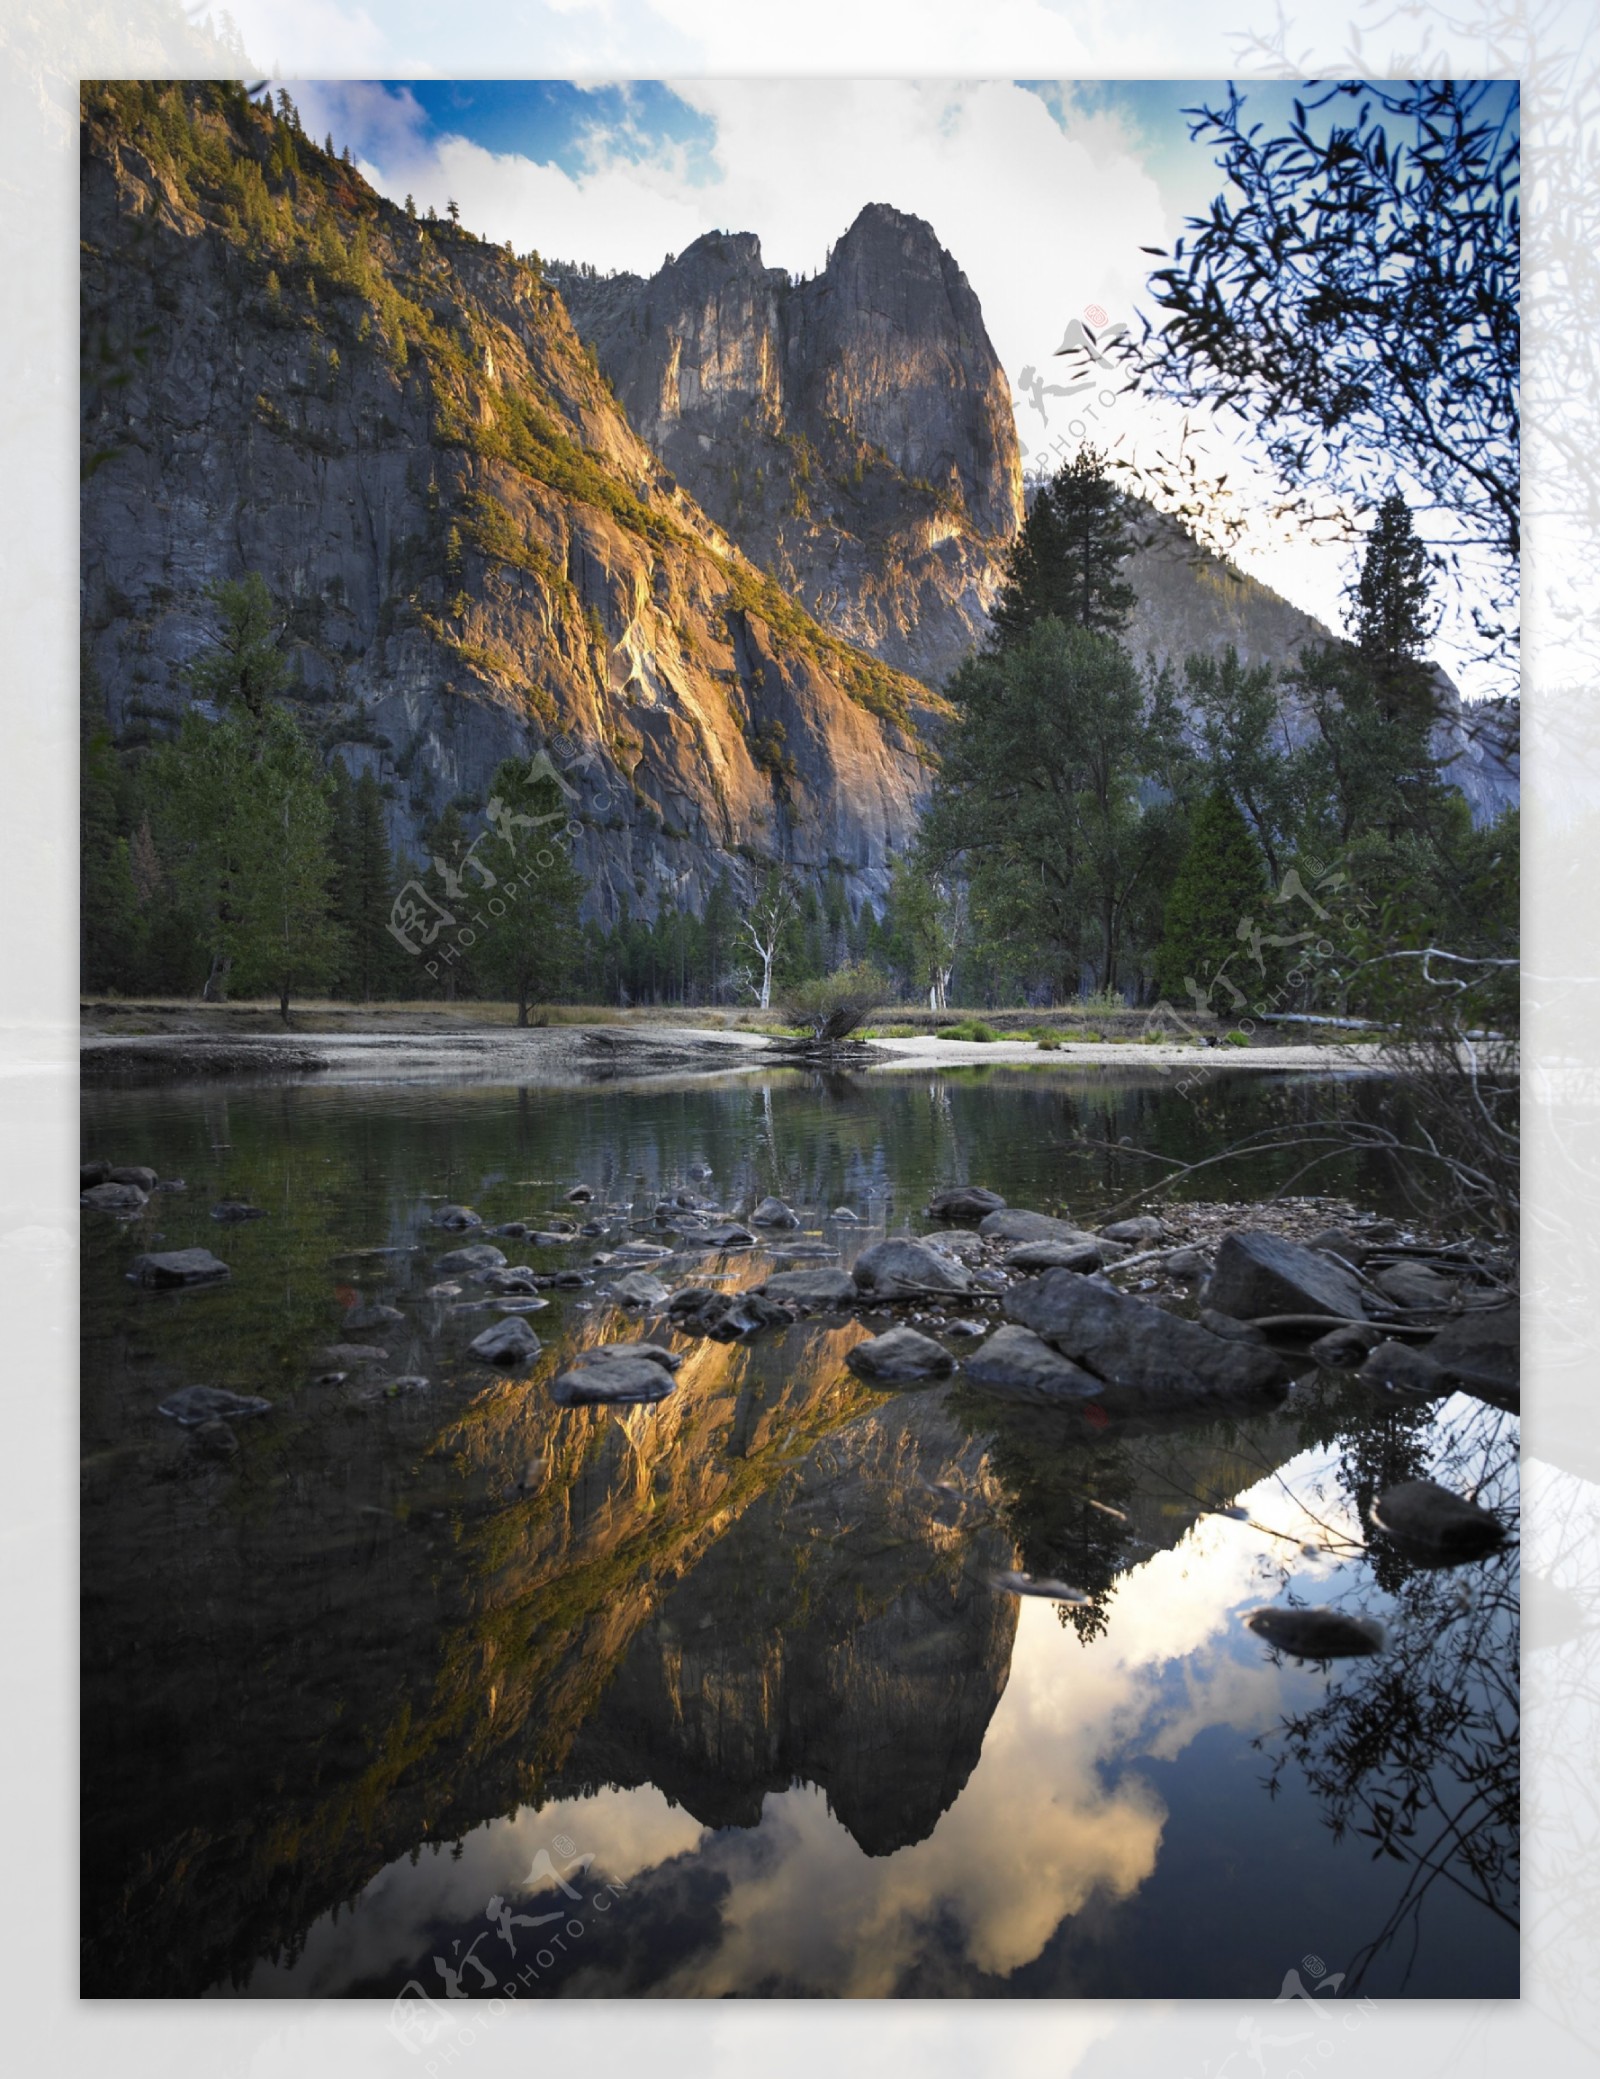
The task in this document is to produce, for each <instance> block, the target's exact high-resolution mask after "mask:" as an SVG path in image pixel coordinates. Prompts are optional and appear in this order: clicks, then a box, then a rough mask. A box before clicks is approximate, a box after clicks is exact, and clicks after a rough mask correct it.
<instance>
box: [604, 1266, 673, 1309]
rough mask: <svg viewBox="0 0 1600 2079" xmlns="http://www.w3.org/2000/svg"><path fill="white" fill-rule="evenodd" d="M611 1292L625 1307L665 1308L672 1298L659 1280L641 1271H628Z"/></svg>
mask: <svg viewBox="0 0 1600 2079" xmlns="http://www.w3.org/2000/svg"><path fill="white" fill-rule="evenodd" d="M612 1291H613V1293H614V1294H615V1296H616V1298H617V1299H619V1300H620V1301H621V1302H622V1304H623V1305H624V1306H625V1307H659V1306H665V1304H666V1302H667V1301H668V1300H669V1299H670V1298H671V1296H672V1295H671V1294H670V1293H669V1292H668V1290H667V1288H666V1286H665V1285H663V1284H662V1282H661V1280H660V1279H659V1278H652V1277H651V1275H650V1273H649V1272H648V1271H642V1270H636V1271H629V1272H628V1273H627V1275H626V1276H625V1277H621V1278H618V1280H617V1282H616V1284H615V1285H614V1286H613V1287H612Z"/></svg>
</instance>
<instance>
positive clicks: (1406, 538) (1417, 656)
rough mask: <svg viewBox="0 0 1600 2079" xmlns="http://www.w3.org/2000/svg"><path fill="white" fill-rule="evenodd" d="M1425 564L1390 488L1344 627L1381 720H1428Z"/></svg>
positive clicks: (1402, 505)
mask: <svg viewBox="0 0 1600 2079" xmlns="http://www.w3.org/2000/svg"><path fill="white" fill-rule="evenodd" d="M1432 590H1433V571H1432V567H1431V564H1430V560H1429V557H1428V552H1427V550H1426V549H1425V548H1424V547H1423V545H1422V543H1421V542H1420V541H1419V540H1418V539H1417V536H1416V532H1415V529H1414V528H1413V527H1412V524H1411V512H1410V508H1409V507H1408V506H1407V504H1406V502H1405V500H1404V499H1403V498H1402V497H1401V496H1400V494H1399V492H1398V491H1391V492H1390V494H1389V496H1388V497H1387V498H1385V499H1384V501H1383V503H1382V504H1381V505H1380V506H1379V507H1378V515H1377V519H1376V520H1375V521H1374V523H1373V527H1372V531H1371V532H1370V533H1369V534H1368V536H1367V540H1366V546H1365V549H1364V550H1363V552H1362V557H1361V569H1360V572H1359V574H1358V576H1357V578H1356V580H1355V583H1354V584H1353V585H1352V586H1351V588H1350V592H1349V595H1348V596H1349V598H1350V612H1349V615H1348V617H1347V620H1346V626H1347V627H1348V629H1349V631H1350V635H1351V637H1352V639H1353V641H1354V642H1355V645H1356V648H1357V649H1358V650H1359V651H1360V652H1361V656H1362V660H1363V662H1364V663H1365V665H1366V667H1367V670H1368V671H1369V672H1370V674H1371V676H1372V680H1373V684H1374V687H1375V688H1376V691H1377V695H1378V700H1379V703H1380V705H1381V707H1382V709H1383V712H1384V715H1385V717H1386V719H1388V720H1390V721H1407V722H1411V723H1413V724H1415V722H1416V721H1417V720H1418V719H1419V718H1421V717H1422V716H1427V717H1428V719H1430V720H1431V712H1430V709H1431V703H1430V697H1429V696H1430V684H1429V681H1430V673H1429V669H1428V660H1427V649H1428V643H1429V640H1430V638H1431V636H1432V634H1433V630H1434V626H1435V624H1436V616H1435V615H1434V614H1433V612H1432V611H1431V608H1430V598H1431V594H1432Z"/></svg>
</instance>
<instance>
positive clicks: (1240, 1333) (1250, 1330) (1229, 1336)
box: [1199, 1307, 1267, 1343]
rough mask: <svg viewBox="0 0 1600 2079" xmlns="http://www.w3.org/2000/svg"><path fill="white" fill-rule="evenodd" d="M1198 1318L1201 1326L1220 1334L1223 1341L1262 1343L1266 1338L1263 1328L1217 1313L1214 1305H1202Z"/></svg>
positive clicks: (1214, 1333) (1229, 1315)
mask: <svg viewBox="0 0 1600 2079" xmlns="http://www.w3.org/2000/svg"><path fill="white" fill-rule="evenodd" d="M1199 1320H1200V1326H1201V1327H1202V1328H1209V1329H1210V1331H1211V1333H1212V1334H1213V1335H1219V1336H1221V1337H1222V1339H1223V1341H1224V1342H1229V1343H1264V1342H1265V1341H1266V1340H1267V1332H1266V1330H1265V1329H1264V1328H1257V1327H1256V1326H1255V1324H1254V1323H1253V1322H1250V1321H1235V1320H1234V1318H1233V1316H1232V1315H1231V1314H1219V1313H1218V1312H1217V1310H1216V1308H1215V1307H1202V1308H1201V1309H1200V1315H1199Z"/></svg>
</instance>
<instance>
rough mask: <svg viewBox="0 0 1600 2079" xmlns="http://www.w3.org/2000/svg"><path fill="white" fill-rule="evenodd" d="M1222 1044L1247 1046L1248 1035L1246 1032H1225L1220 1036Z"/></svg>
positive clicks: (1226, 1045) (1248, 1041)
mask: <svg viewBox="0 0 1600 2079" xmlns="http://www.w3.org/2000/svg"><path fill="white" fill-rule="evenodd" d="M1222 1044H1223V1045H1224V1046H1225V1047H1248V1046H1249V1044H1250V1035H1249V1033H1248V1032H1225V1033H1224V1034H1223V1036H1222Z"/></svg>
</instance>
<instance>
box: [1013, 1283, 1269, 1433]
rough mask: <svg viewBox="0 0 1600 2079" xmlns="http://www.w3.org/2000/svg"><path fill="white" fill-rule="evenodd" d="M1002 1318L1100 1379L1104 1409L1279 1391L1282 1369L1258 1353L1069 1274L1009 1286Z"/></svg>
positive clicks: (1258, 1348)
mask: <svg viewBox="0 0 1600 2079" xmlns="http://www.w3.org/2000/svg"><path fill="white" fill-rule="evenodd" d="M1005 1311H1006V1314H1007V1316H1008V1318H1009V1319H1010V1320H1012V1321H1016V1322H1019V1323H1020V1324H1021V1326H1022V1327H1024V1328H1031V1329H1032V1330H1033V1332H1034V1333H1035V1335H1040V1336H1043V1338H1044V1339H1045V1341H1046V1342H1047V1343H1050V1344H1052V1345H1053V1346H1054V1347H1055V1348H1056V1349H1057V1350H1059V1351H1060V1353H1061V1355H1062V1356H1063V1357H1069V1358H1071V1360H1072V1362H1073V1363H1074V1364H1081V1365H1082V1366H1083V1367H1084V1368H1085V1369H1086V1370H1088V1371H1091V1372H1093V1373H1094V1374H1095V1376H1096V1377H1097V1378H1099V1379H1103V1380H1104V1381H1105V1389H1106V1390H1105V1398H1106V1405H1107V1407H1108V1408H1109V1407H1114V1406H1129V1405H1132V1406H1138V1407H1182V1406H1185V1405H1189V1404H1199V1403H1204V1402H1205V1401H1208V1400H1214V1399H1229V1398H1253V1397H1255V1396H1257V1395H1261V1394H1266V1393H1273V1392H1281V1390H1282V1388H1283V1381H1284V1369H1283V1365H1282V1362H1281V1360H1280V1359H1279V1358H1278V1357H1277V1356H1276V1355H1275V1354H1274V1353H1273V1352H1272V1351H1271V1350H1269V1349H1267V1348H1266V1347H1265V1346H1264V1345H1257V1344H1254V1343H1239V1342H1231V1341H1224V1339H1223V1338H1222V1337H1221V1336H1216V1335H1213V1334H1212V1333H1211V1331H1210V1330H1209V1329H1206V1328H1201V1327H1200V1326H1199V1325H1198V1323H1196V1322H1193V1321H1183V1320H1180V1319H1179V1318H1178V1317H1177V1316H1176V1315H1174V1314H1169V1313H1167V1312H1166V1311H1165V1310H1164V1309H1163V1308H1161V1307H1152V1306H1147V1305H1146V1304H1145V1303H1144V1301H1142V1300H1137V1299H1129V1298H1126V1297H1125V1296H1124V1295H1123V1294H1122V1293H1120V1292H1113V1291H1111V1290H1110V1289H1109V1288H1108V1287H1106V1286H1104V1285H1097V1284H1094V1283H1093V1282H1092V1281H1091V1280H1089V1279H1088V1278H1083V1277H1080V1276H1078V1275H1077V1273H1076V1272H1074V1271H1064V1270H1053V1271H1046V1272H1045V1274H1044V1276H1043V1277H1041V1278H1032V1279H1030V1280H1029V1281H1028V1282H1027V1283H1026V1284H1023V1285H1015V1286H1013V1287H1012V1289H1011V1290H1010V1292H1008V1293H1007V1294H1006V1298H1005ZM990 1347H991V1348H992V1347H993V1346H992V1345H990Z"/></svg>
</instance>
